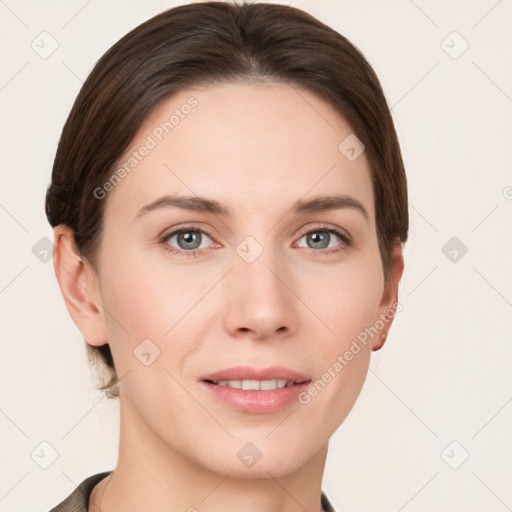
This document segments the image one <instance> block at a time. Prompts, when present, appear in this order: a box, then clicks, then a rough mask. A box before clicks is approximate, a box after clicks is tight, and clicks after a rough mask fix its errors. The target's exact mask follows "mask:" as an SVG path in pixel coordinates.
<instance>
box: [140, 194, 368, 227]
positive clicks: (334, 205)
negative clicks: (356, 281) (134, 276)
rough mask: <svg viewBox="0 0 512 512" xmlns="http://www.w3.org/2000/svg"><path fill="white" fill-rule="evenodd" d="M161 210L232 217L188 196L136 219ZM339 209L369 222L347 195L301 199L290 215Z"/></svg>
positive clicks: (168, 199)
mask: <svg viewBox="0 0 512 512" xmlns="http://www.w3.org/2000/svg"><path fill="white" fill-rule="evenodd" d="M159 208H182V209H184V210H190V211H195V212H203V213H211V214H213V215H225V216H232V213H231V211H230V210H229V208H227V207H226V206H224V205H223V204H221V203H219V202H218V201H215V200H214V199H208V198H206V197H200V196H188V195H187V196H184V195H172V196H169V195H165V196H162V197H160V198H159V199H156V200H155V201H152V202H151V203H149V204H147V205H145V206H143V207H142V208H141V209H140V210H139V211H138V213H137V215H136V217H141V216H143V215H145V214H146V213H148V212H151V211H153V210H156V209H159ZM339 209H353V210H356V211H358V212H360V213H361V214H362V215H363V216H364V218H365V219H366V221H367V222H369V215H368V212H367V211H366V209H365V207H364V206H363V205H362V204H361V202H360V201H358V200H357V199H356V198H354V197H351V196H347V195H334V196H332V195H331V196H317V197H314V198H311V199H299V200H297V201H296V202H295V203H294V204H293V206H292V207H291V209H290V213H294V214H305V213H316V212H325V211H329V210H339Z"/></svg>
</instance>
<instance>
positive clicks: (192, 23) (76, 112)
mask: <svg viewBox="0 0 512 512" xmlns="http://www.w3.org/2000/svg"><path fill="white" fill-rule="evenodd" d="M251 80H270V81H280V82H286V83H289V84H292V85H297V86H299V87H302V88H304V89H306V90H308V91H310V92H312V93H314V94H316V95H317V96H319V97H320V98H322V99H324V100H325V101H327V102H328V103H329V104H331V105H332V106H333V107H334V108H335V109H336V110H337V111H338V112H339V113H340V114H341V115H342V116H344V118H345V119H346V121H347V122H348V123H349V125H350V126H351V128H352V129H353V131H354V133H355V134H356V136H357V137H358V138H359V139H360V140H361V141H362V143H363V144H364V145H365V148H366V149H365V151H366V153H365V154H366V155H367V157H368V159H369V160H368V161H369V163H370V170H371V176H372V185H373V192H374V198H375V214H376V228H377V236H378V241H379V250H380V255H381V259H382V267H383V272H384V277H385V279H386V283H387V282H388V280H389V278H390V276H391V270H392V259H391V254H392V250H393V246H394V244H395V243H396V242H397V240H399V241H401V242H405V241H406V240H407V236H408V227H409V216H408V202H407V183H406V175H405V169H404V164H403V161H402V156H401V152H400V146H399V143H398V138H397V135H396V131H395V127H394V124H393V120H392V117H391V112H390V110H389V107H388V105H387V102H386V99H385V96H384V93H383V91H382V87H381V85H380V82H379V80H378V78H377V75H376V74H375V72H374V70H373V69H372V67H371V66H370V64H369V63H368V61H367V60H366V58H365V57H364V55H363V54H362V53H361V51H360V50H359V49H358V48H357V47H355V46H354V45H353V44H352V43H351V42H350V41H348V40H347V39H346V38H345V37H344V36H342V35H341V34H339V33H338V32H336V31H335V30H334V29H332V28H330V27H329V26H327V25H325V24H323V23H321V22H320V21H319V20H317V19H316V18H314V17H312V16H311V15H309V14H307V13H305V12H304V11H301V10H299V9H297V8H293V7H289V6H283V5H276V4H270V3H250V4H245V3H244V4H233V3H227V2H204V3H196V4H190V5H182V6H179V7H175V8H172V9H169V10H167V11H164V12H162V13H161V14H158V15H157V16H155V17H153V18H151V19H149V20H148V21H146V22H144V23H142V24H141V25H139V26H138V27H136V28H135V29H133V30H132V31H131V32H129V33H128V34H127V35H125V36H124V37H123V38H121V39H120V40H119V41H118V42H117V43H116V44H114V45H113V46H112V47H111V48H110V49H109V50H108V51H107V52H106V53H105V54H104V55H103V56H102V57H101V59H100V60H99V61H98V62H97V63H96V65H95V67H94V69H93V70H92V72H91V73H90V75H89V77H88V78H87V80H86V81H85V83H84V84H83V86H82V88H81V90H80V93H79V94H78V96H77V98H76V101H75V103H74V105H73V108H72V109H71V112H70V114H69V117H68V119H67V121H66V124H65V126H64V129H63V131H62V135H61V138H60V141H59V145H58V149H57V153H56V156H55V161H54V165H53V172H52V180H51V184H50V186H49V187H48V191H47V195H46V215H47V218H48V220H49V222H50V224H51V225H52V226H53V227H55V226H57V225H59V224H64V225H66V226H69V227H70V228H72V229H73V231H74V241H75V244H76V250H77V252H78V253H79V254H80V255H81V256H82V257H84V258H86V259H87V261H89V262H90V263H91V265H92V266H93V268H94V267H95V262H96V260H95V258H96V255H97V250H98V247H99V242H100V239H101V233H102V223H103V211H104V207H105V202H104V201H103V200H101V199H99V198H97V197H96V195H95V194H94V193H93V191H94V190H95V189H96V188H97V187H100V186H101V185H102V184H103V183H105V181H106V180H107V179H108V177H109V176H110V175H111V174H112V173H113V171H114V169H115V166H116V163H117V162H118V161H119V159H120V158H121V156H122V154H123V153H124V151H125V150H126V149H127V147H128V145H129V144H130V142H131V141H132V139H133V138H134V137H135V135H136V134H137V132H138V130H139V128H140V126H141V124H142V123H143V121H144V120H145V119H146V118H147V116H148V115H149V114H150V113H151V112H152V110H153V109H154V108H155V107H156V106H157V105H158V104H159V103H160V102H161V101H162V100H164V99H166V98H168V97H169V96H170V95H172V94H174V93H177V92H178V91H180V90H182V89H185V88H186V87H187V86H197V85H201V84H205V85H206V84H207V83H211V82H219V83H223V82H230V81H231V82H233V81H249V82H250V81H251ZM87 348H88V351H89V355H90V356H91V357H92V358H93V359H94V357H98V356H99V357H100V361H101V363H102V364H103V366H104V367H106V369H107V374H106V379H105V380H104V383H103V385H102V386H101V387H100V389H103V390H106V391H107V396H109V397H112V396H118V390H117V386H116V385H117V382H118V378H117V374H116V371H115V367H114V361H113V358H112V354H111V352H110V347H109V345H108V344H107V345H103V346H102V347H91V346H89V345H87Z"/></svg>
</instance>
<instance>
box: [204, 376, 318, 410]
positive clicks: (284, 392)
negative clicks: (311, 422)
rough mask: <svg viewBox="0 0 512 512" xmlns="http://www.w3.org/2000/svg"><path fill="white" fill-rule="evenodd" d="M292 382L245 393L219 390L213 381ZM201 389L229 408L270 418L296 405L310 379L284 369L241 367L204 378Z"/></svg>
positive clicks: (223, 387)
mask: <svg viewBox="0 0 512 512" xmlns="http://www.w3.org/2000/svg"><path fill="white" fill-rule="evenodd" d="M273 379H282V380H286V381H293V382H294V384H293V385H291V386H288V387H284V388H278V389H273V390H265V391H262V390H258V391H256V390H242V389H236V388H230V387H228V386H218V385H216V384H214V383H213V381H215V382H218V381H219V380H273ZM200 380H201V382H200V383H201V385H202V386H203V388H204V389H205V391H206V392H207V393H209V394H210V395H211V396H213V397H214V398H215V399H216V400H219V401H220V402H221V403H223V404H225V405H227V406H228V407H230V408H232V409H235V410H238V411H243V412H247V413H253V414H266V413H267V414H269V413H272V412H276V411H279V410H281V409H284V408H285V407H287V406H289V405H290V404H292V403H293V402H296V401H297V397H298V395H299V394H300V393H301V392H302V391H304V390H305V389H306V388H307V387H308V385H309V383H310V382H311V379H310V378H309V377H307V376H306V375H304V374H302V373H299V372H296V371H294V370H291V369H290V368H285V367H283V366H273V367H270V368H252V367H250V366H238V367H235V368H228V369H226V370H221V371H218V372H215V373H210V374H208V375H204V376H202V377H201V379H200Z"/></svg>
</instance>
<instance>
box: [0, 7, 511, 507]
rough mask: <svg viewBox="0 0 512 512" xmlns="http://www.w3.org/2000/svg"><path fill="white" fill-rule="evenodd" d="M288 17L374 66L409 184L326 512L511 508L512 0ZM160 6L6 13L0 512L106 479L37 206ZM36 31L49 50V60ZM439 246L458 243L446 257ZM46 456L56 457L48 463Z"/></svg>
mask: <svg viewBox="0 0 512 512" xmlns="http://www.w3.org/2000/svg"><path fill="white" fill-rule="evenodd" d="M182 3H183V2H182ZM283 3H284V2H283ZM286 3H288V2H286ZM291 4H292V5H294V6H296V7H299V8H303V9H304V10H306V11H308V12H310V13H311V14H313V15H315V16H317V17H318V18H320V19H321V20H322V21H324V22H326V23H328V24H330V25H331V26H333V27H334V28H335V29H337V30H338V31H340V32H341V33H342V34H344V35H345V36H346V37H348V38H349V39H350V40H351V41H352V42H353V43H354V44H356V45H357V46H358V47H359V48H360V49H361V50H362V51H363V52H364V53H365V55H366V56H367V57H368V59H369V60H370V62H371V63H372V65H373V66H374V68H375V70H376V71H377V74H378V75H379V77H380V79H381V81H382V84H383V86H384V88H385V92H386V96H387V98H388V101H389V104H390V106H392V109H393V115H394V118H395V122H396V126H397V130H398V133H399V138H400V141H401V145H402V149H403V155H404V159H405V163H406V167H407V171H408V178H409V193H410V215H411V233H410V241H409V243H408V245H407V249H406V271H405V275H404V279H403V283H402V287H401V291H400V294H401V295H400V301H401V302H402V304H403V311H402V312H401V313H400V314H399V315H398V317H397V319H396V321H395V325H394V326H393V328H392V330H391V333H390V337H389V340H388V342H387V344H386V346H385V348H384V349H383V351H381V352H380V353H378V354H375V356H374V358H373V359H372V364H371V371H370V373H369V377H368V380H367V382H366V385H365V387H364V389H363V392H362V395H361V397H360V399H359V401H358V403H357V404H356V407H355V408H354V410H353V411H352V413H351V414H350V416H349V418H348V419H347V421H346V422H345V423H344V424H343V426H342V427H341V428H340V429H339V430H338V431H337V433H336V434H335V436H334V437H333V438H332V441H331V450H330V455H329V458H328V464H327V468H326V474H325V479H324V489H325V491H326V493H327V494H328V496H329V497H330V499H331V501H332V502H333V504H334V505H335V507H336V508H337V510H338V511H351V512H352V511H361V512H362V511H365V512H367V511H378V512H387V511H390V512H398V511H402V510H405V511H407V512H409V511H410V512H413V511H427V510H428V511H431V510H436V511H437V512H443V511H465V512H468V511H481V510H485V511H486V512H492V511H496V512H501V511H504V510H507V509H508V510H512V486H511V485H510V482H511V481H512V436H511V432H512V428H511V427H512V385H511V384H512V376H511V375H512V374H511V371H510V367H511V363H512V335H511V321H510V319H511V313H512V259H511V254H512V30H511V26H512V2H511V1H510V0H508V1H507V0H502V1H496V0H480V1H475V0H473V1H462V0H458V1H452V2H443V1H438V0H435V1H434V0H431V1H427V0H415V1H412V0H390V1H382V0H363V1H356V0H339V1H334V0H315V1H313V0H307V1H306V0H303V1H302V0H293V1H292V3H291ZM174 5H177V3H175V2H170V1H169V2H165V1H143V0H138V1H135V0H131V1H127V0H124V1H121V0H115V1H108V2H100V1H98V0H92V1H91V0H90V1H88V2H87V1H69V0H67V1H64V0H62V1H60V2H58V1H54V2H38V1H35V0H24V1H21V0H6V1H0V38H1V42H2V44H1V45H0V48H1V49H0V52H1V62H2V64H1V66H0V109H1V117H0V122H1V134H2V136H1V139H0V144H1V146H0V158H1V166H0V167H1V173H2V177H1V180H2V181H1V183H2V186H1V189H0V227H1V233H2V239H3V243H2V251H1V259H2V265H1V272H0V311H1V350H2V352H1V354H2V356H1V358H0V379H1V388H0V390H1V395H0V432H1V438H0V439H1V445H0V446H1V447H0V450H1V453H0V461H1V462H0V464H1V469H0V510H1V511H4V512H11V511H12V512H14V511H16V512H24V511H45V510H49V509H50V508H51V507H52V506H54V505H55V504H56V503H58V502H60V501H61V500H62V499H63V498H64V497H65V496H67V495H68V494H69V493H70V492H71V491H72V490H73V489H74V488H75V486H76V485H77V484H78V483H80V482H81V481H82V480H83V479H84V478H86V477H87V476H89V475H92V474H94V473H96V472H99V471H103V470H109V469H112V468H113V467H114V466H115V463H116V456H117V443H118V404H117V402H115V401H107V400H106V399H105V398H103V397H102V395H101V393H99V392H96V391H95V390H94V385H93V380H92V374H91V372H90V370H89V368H88V365H87V361H86V358H85V350H84V345H83V342H82V340H81V336H80V333H79V332H78V331H77V329H76V328H75V327H74V325H73V323H72V322H71V320H70V318H69V317H68V314H67V311H66V309H65V307H64V304H63V301H62V299H61V296H60V292H59V289H58V287H57V283H56V280H55V278H54V274H53V266H52V262H51V259H49V261H47V262H44V261H40V259H39V258H38V257H36V255H35V254H34V253H33V247H34V246H36V249H38V250H34V252H36V253H39V256H40V257H43V259H44V252H43V251H44V245H43V246H39V245H36V244H38V243H39V244H44V242H40V240H41V238H43V237H50V238H51V230H50V228H49V226H48V225H47V223H46V219H45V216H44V211H43V200H44V193H45V189H46V186H47V183H48V180H49V177H50V172H51V166H52V162H53V157H54V155H55V149H56V145H57V140H58V137H59V134H60V131H61V129H62V126H63V123H64V121H65V119H66V117H67V114H68V112H69V110H70V108H71V105H72V103H73V101H74V99H75V96H76V94H77V93H78V90H79V88H80V86H81V84H82V81H83V80H84V79H85V77H86V76H87V74H88V73H89V71H90V70H91V68H92V66H93V65H94V63H95V62H96V60H97V59H98V58H99V57H100V56H101V55H102V53H103V52H104V51H105V50H106V49H107V48H108V47H110V46H111V45H112V44H113V43H114V42H115V41H117V40H118V39H119V38H120V37H121V36H122V35H124V34H125V33H126V32H127V31H128V30H130V29H131V28H133V27H135V26H136V25H137V24H139V23H140V22H142V21H143V20H146V19H147V18H149V17H151V16H153V15H154V14H156V13H158V12H160V11H162V10H164V9H165V8H168V7H171V6H174ZM43 31H47V32H48V33H49V34H50V35H51V36H39V35H40V33H41V32H43ZM454 31H456V32H458V34H459V35H457V34H453V32H454ZM38 36H39V37H46V38H47V39H46V44H45V48H47V49H51V44H52V39H54V40H55V41H57V42H58V48H57V49H56V51H55V52H54V53H53V54H52V55H50V56H48V58H46V59H43V58H41V56H40V55H39V54H38V53H37V52H36V51H34V50H33V49H32V47H31V43H32V41H34V40H35V41H36V43H37V41H39V40H40V39H37V38H38ZM443 41H444V43H443ZM466 44H469V47H468V48H467V49H466V51H464V53H462V54H461V55H458V54H459V53H460V52H461V51H462V50H463V49H464V47H465V45H466ZM39 51H41V50H39ZM453 237H457V239H458V240H459V242H457V241H456V243H459V245H460V243H463V244H464V245H465V246H466V247H467V248H468V252H467V254H465V255H464V256H460V255H461V252H460V250H458V253H457V255H458V256H457V257H458V260H457V261H455V262H454V261H451V260H450V258H453V257H454V254H455V253H453V252H452V253H451V254H450V253H449V251H452V250H453V248H454V247H455V246H453V247H452V246H450V245H449V246H448V248H447V249H446V248H445V249H444V252H443V247H445V244H447V243H448V241H449V240H451V239H452V238H453ZM451 243H454V242H453V241H452V242H451ZM41 247H43V249H41ZM456 250H457V249H456ZM445 253H447V254H448V256H446V255H445ZM42 442H46V443H49V444H50V445H51V447H53V449H54V450H56V452H58V458H57V459H56V460H55V461H54V462H53V464H52V465H51V466H50V467H49V468H48V469H43V468H42V467H40V466H41V464H43V465H44V464H45V463H49V462H51V454H52V448H50V447H48V445H41V443H42ZM453 442H455V443H454V444H451V443H453ZM447 447H448V448H447ZM466 452H467V454H469V458H467V460H466V461H465V462H464V463H463V464H462V465H461V466H460V467H459V468H458V469H453V468H452V467H451V466H454V467H455V466H457V465H458V464H460V462H461V461H462V460H463V458H464V456H465V455H466ZM32 453H39V454H41V453H44V454H45V455H44V457H43V456H40V457H39V458H38V457H37V456H36V455H33V457H34V458H32V456H31V454H32Z"/></svg>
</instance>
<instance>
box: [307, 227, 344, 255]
mask: <svg viewBox="0 0 512 512" xmlns="http://www.w3.org/2000/svg"><path fill="white" fill-rule="evenodd" d="M302 240H304V241H305V242H304V243H305V245H302V244H301V241H302ZM298 244H299V247H306V248H308V249H323V250H324V252H336V251H341V250H342V249H344V248H345V247H347V246H350V245H351V240H350V237H349V236H347V235H346V234H344V233H342V232H341V231H338V230H337V229H334V228H331V227H328V226H322V227H317V228H315V229H312V230H311V229H310V230H309V231H307V232H305V233H304V234H303V235H302V236H301V238H300V239H299V240H298ZM325 249H328V250H327V251H325Z"/></svg>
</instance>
